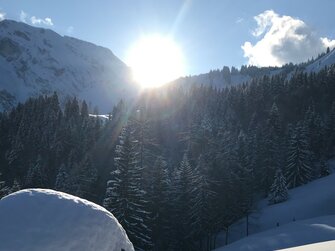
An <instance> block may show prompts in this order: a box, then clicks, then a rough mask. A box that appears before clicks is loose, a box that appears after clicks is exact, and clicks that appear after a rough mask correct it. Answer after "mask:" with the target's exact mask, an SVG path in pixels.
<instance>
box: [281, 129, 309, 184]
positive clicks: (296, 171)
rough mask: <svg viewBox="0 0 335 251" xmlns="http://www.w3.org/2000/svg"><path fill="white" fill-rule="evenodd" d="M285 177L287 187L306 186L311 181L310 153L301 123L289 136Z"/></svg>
mask: <svg viewBox="0 0 335 251" xmlns="http://www.w3.org/2000/svg"><path fill="white" fill-rule="evenodd" d="M286 177H287V182H288V186H289V187H297V186H300V185H303V184H306V183H307V182H309V181H310V180H311V179H312V162H311V152H310V150H309V145H308V141H307V138H306V130H305V128H304V127H303V125H302V123H298V124H297V126H296V128H295V130H293V132H292V133H291V136H290V140H289V147H288V158H287V168H286Z"/></svg>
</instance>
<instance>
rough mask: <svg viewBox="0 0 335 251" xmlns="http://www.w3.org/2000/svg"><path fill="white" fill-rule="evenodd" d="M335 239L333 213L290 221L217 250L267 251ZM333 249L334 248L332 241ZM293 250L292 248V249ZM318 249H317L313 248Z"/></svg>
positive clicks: (334, 216) (334, 217)
mask: <svg viewBox="0 0 335 251" xmlns="http://www.w3.org/2000/svg"><path fill="white" fill-rule="evenodd" d="M334 239H335V215H331V216H324V217H319V218H313V219H309V220H304V221H298V222H292V223H289V224H286V225H284V226H280V227H276V228H273V229H271V230H268V231H265V232H262V233H259V234H255V235H251V236H249V237H247V238H244V239H243V240H240V241H238V242H235V243H233V244H231V245H229V246H226V247H222V248H219V249H217V251H267V250H277V249H283V248H288V247H296V246H301V245H305V244H311V243H317V242H323V241H330V240H334ZM332 245H333V249H332V250H334V248H335V245H334V243H333V244H332ZM293 250H294V249H293ZM314 250H318V249H314Z"/></svg>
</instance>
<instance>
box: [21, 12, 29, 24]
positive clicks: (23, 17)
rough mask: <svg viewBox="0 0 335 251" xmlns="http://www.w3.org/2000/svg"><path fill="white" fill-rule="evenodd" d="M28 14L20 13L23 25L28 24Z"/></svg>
mask: <svg viewBox="0 0 335 251" xmlns="http://www.w3.org/2000/svg"><path fill="white" fill-rule="evenodd" d="M27 17H28V15H27V13H25V12H24V11H23V10H21V12H20V21H21V22H23V23H27Z"/></svg>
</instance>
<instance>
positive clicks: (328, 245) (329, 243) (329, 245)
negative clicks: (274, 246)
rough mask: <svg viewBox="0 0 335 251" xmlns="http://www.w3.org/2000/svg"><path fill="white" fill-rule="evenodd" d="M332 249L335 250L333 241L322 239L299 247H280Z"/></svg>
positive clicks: (297, 250)
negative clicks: (322, 240)
mask: <svg viewBox="0 0 335 251" xmlns="http://www.w3.org/2000/svg"><path fill="white" fill-rule="evenodd" d="M303 250H304V251H314V250H318V251H333V250H335V241H324V242H319V243H314V244H309V245H303V246H299V247H293V248H287V249H281V250H280V251H303Z"/></svg>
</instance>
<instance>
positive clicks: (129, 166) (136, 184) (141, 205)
mask: <svg viewBox="0 0 335 251" xmlns="http://www.w3.org/2000/svg"><path fill="white" fill-rule="evenodd" d="M114 167H115V171H113V172H112V173H111V175H112V177H111V180H109V181H108V182H107V190H106V196H105V199H104V202H103V205H104V207H105V208H106V209H108V210H109V211H111V212H112V213H113V214H114V216H115V217H116V218H117V219H118V221H119V222H120V224H121V225H122V226H123V227H124V228H125V230H126V232H127V234H128V236H129V239H130V240H131V241H132V242H133V244H134V246H135V248H136V249H137V250H148V249H150V248H151V245H152V243H151V238H150V229H149V227H148V226H147V225H146V223H147V222H146V221H145V219H146V218H147V217H149V214H148V212H146V211H145V209H146V203H147V201H146V200H145V192H144V190H142V189H141V187H140V185H141V184H140V183H141V173H140V171H141V170H140V168H139V164H138V162H137V161H136V156H135V152H134V146H133V145H132V142H131V139H130V132H129V129H128V128H124V129H123V130H122V133H121V135H120V144H119V145H117V146H116V150H115V158H114Z"/></svg>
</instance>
